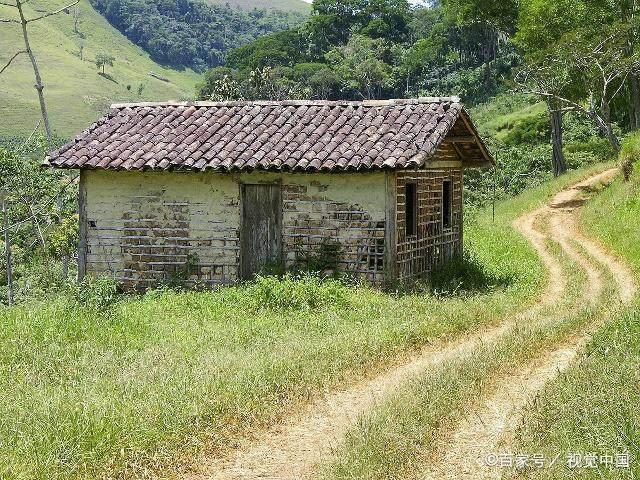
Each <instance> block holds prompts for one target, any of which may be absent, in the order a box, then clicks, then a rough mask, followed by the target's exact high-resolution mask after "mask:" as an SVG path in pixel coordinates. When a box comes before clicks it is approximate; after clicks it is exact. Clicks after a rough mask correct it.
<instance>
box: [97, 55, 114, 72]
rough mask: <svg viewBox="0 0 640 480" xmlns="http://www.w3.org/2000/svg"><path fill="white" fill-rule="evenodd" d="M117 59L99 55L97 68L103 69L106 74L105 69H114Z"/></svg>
mask: <svg viewBox="0 0 640 480" xmlns="http://www.w3.org/2000/svg"><path fill="white" fill-rule="evenodd" d="M115 60H116V58H115V57H114V56H112V55H109V54H107V53H99V54H98V55H96V67H98V68H102V73H103V74H104V69H105V67H106V66H107V65H108V66H110V67H113V62H115Z"/></svg>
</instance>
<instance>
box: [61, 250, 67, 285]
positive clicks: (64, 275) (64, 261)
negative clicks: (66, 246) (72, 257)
mask: <svg viewBox="0 0 640 480" xmlns="http://www.w3.org/2000/svg"><path fill="white" fill-rule="evenodd" d="M68 279H69V255H63V256H62V280H64V281H65V282H66V281H67V280H68Z"/></svg>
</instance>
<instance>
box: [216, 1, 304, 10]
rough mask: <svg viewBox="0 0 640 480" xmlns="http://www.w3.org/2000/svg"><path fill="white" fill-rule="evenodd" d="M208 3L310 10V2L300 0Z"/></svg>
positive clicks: (269, 8)
mask: <svg viewBox="0 0 640 480" xmlns="http://www.w3.org/2000/svg"><path fill="white" fill-rule="evenodd" d="M207 1H208V2H209V3H213V4H216V5H224V4H226V3H228V4H229V5H231V6H232V7H240V8H242V9H245V10H251V9H253V8H264V9H267V10H282V11H284V12H302V13H308V12H309V11H311V4H309V3H307V2H303V1H302V0H207Z"/></svg>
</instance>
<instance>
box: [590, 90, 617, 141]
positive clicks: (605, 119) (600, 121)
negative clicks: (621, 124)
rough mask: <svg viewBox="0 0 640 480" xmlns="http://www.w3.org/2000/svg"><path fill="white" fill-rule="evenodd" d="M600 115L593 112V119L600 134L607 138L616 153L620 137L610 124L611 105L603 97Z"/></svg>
mask: <svg viewBox="0 0 640 480" xmlns="http://www.w3.org/2000/svg"><path fill="white" fill-rule="evenodd" d="M601 108H602V116H599V115H598V114H596V113H593V116H594V119H595V122H596V124H597V125H598V127H599V128H600V131H601V132H602V134H603V135H604V136H605V137H606V139H607V140H609V143H610V144H611V146H612V147H613V149H614V151H615V152H616V153H618V152H620V139H619V138H618V136H617V135H616V133H615V132H614V131H613V126H612V125H611V105H610V104H609V102H608V101H607V100H606V99H605V100H603V101H602V107H601Z"/></svg>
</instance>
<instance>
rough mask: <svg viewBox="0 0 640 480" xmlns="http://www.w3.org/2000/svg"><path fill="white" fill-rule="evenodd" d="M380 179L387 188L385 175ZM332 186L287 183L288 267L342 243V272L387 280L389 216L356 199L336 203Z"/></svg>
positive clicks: (300, 263) (313, 183) (378, 280)
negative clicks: (386, 245) (385, 260)
mask: <svg viewBox="0 0 640 480" xmlns="http://www.w3.org/2000/svg"><path fill="white" fill-rule="evenodd" d="M380 182H381V188H382V182H384V179H383V178H382V177H381V179H380ZM330 190H331V188H330V186H329V185H324V184H323V183H322V182H319V181H314V180H312V181H311V182H310V183H309V184H308V185H301V184H285V185H283V208H284V241H285V251H286V261H287V266H288V267H294V266H296V265H304V264H305V261H306V259H308V258H309V256H314V255H315V256H317V255H318V254H319V253H320V252H321V251H322V245H323V244H325V245H326V244H328V245H332V244H333V245H335V244H338V245H339V247H340V254H339V256H338V259H339V261H338V268H339V270H340V271H341V272H342V273H346V274H348V275H352V276H354V277H357V278H361V279H365V280H367V281H369V282H372V283H376V284H380V283H382V282H383V281H384V269H385V265H384V256H385V225H386V223H385V218H384V216H382V215H378V216H376V215H375V213H374V212H371V211H368V210H367V209H366V207H365V206H363V205H360V204H357V203H355V202H354V203H349V202H341V201H336V200H334V199H332V198H331V191H330ZM371 193H372V194H374V192H371ZM371 200H373V201H375V196H373V195H372V199H371ZM382 202H384V198H383V199H382Z"/></svg>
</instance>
